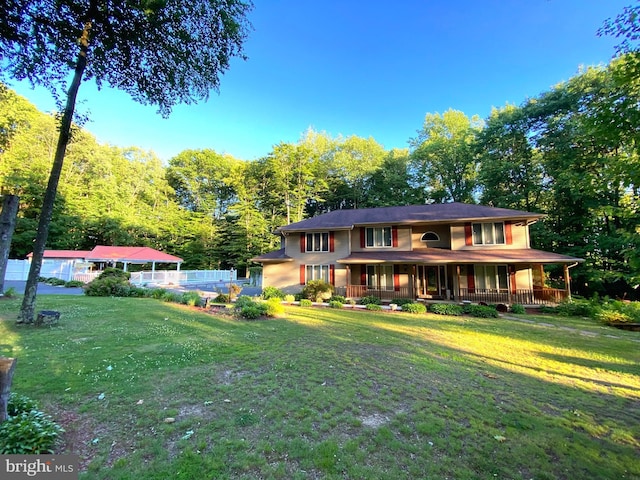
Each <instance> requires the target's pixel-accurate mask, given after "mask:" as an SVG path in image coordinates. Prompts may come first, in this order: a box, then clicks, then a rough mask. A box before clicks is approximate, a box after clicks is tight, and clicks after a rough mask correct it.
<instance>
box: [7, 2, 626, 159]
mask: <svg viewBox="0 0 640 480" xmlns="http://www.w3.org/2000/svg"><path fill="white" fill-rule="evenodd" d="M254 3H255V8H254V10H253V12H252V13H251V16H250V20H251V22H252V23H253V27H254V30H253V32H252V33H251V36H250V38H249V40H248V41H247V43H246V45H245V52H246V54H247V55H248V57H249V59H248V60H247V61H241V60H234V61H233V62H232V65H231V69H230V70H229V71H228V72H227V73H226V74H225V75H224V76H223V77H222V82H221V89H220V94H219V95H218V94H216V93H215V92H212V94H211V96H210V97H209V100H208V101H207V102H204V101H202V102H200V103H199V104H197V105H186V106H178V107H176V108H175V109H174V111H173V113H172V115H171V116H170V117H169V118H168V119H163V118H162V117H161V116H160V115H158V114H156V109H155V108H154V107H148V106H147V107H145V106H141V105H138V104H136V103H135V102H134V101H133V100H131V99H130V98H129V97H128V95H127V94H125V93H122V92H118V91H115V90H110V89H106V88H104V89H102V90H101V91H97V89H96V88H95V85H94V84H93V83H90V82H85V83H83V85H82V87H81V89H80V93H79V97H78V98H79V103H78V107H77V108H78V110H79V112H80V113H83V114H87V115H88V116H89V118H90V121H89V123H88V124H87V125H86V126H85V128H86V129H87V130H89V131H90V132H92V133H93V134H94V135H95V136H96V137H97V138H98V140H99V141H100V142H103V143H109V144H113V145H118V146H121V147H128V146H138V147H141V148H143V149H144V150H153V151H154V152H155V153H156V154H157V155H158V156H159V157H160V158H161V159H163V160H168V159H169V158H171V157H172V156H174V155H176V154H178V153H179V152H181V151H182V150H185V149H201V148H211V149H213V150H216V151H217V152H219V153H229V154H231V155H233V156H235V157H237V158H240V159H244V160H252V159H255V158H259V157H261V156H264V155H267V154H268V153H269V152H270V151H271V149H272V147H273V145H276V144H278V143H280V142H292V143H294V142H297V141H298V140H299V138H300V136H301V134H302V133H303V132H304V131H305V130H307V129H308V128H309V127H311V128H313V129H315V130H317V131H324V132H327V133H328V134H330V135H331V136H334V137H335V136H338V135H343V136H349V135H358V136H361V137H373V138H374V139H375V140H377V141H378V142H379V143H381V144H382V145H384V147H385V148H386V149H391V148H405V147H407V142H408V140H409V139H410V138H411V137H413V136H415V134H416V130H418V129H420V127H421V126H422V122H423V120H424V116H425V114H427V113H436V112H438V113H442V112H444V111H446V110H448V109H449V108H453V109H456V110H461V111H463V112H464V113H465V114H467V115H469V116H471V115H475V114H477V115H479V116H480V117H482V118H486V117H487V116H488V115H489V113H490V111H491V108H492V107H494V106H495V107H499V106H502V105H504V104H505V103H515V104H520V103H522V102H523V101H524V100H525V99H526V98H527V97H534V96H536V95H538V94H540V93H542V92H544V91H546V90H548V89H549V88H550V87H552V86H553V85H555V84H557V83H559V82H561V81H563V80H567V79H569V78H570V77H572V76H573V75H575V74H576V73H577V72H578V70H579V68H580V67H581V66H589V65H598V64H606V63H607V62H608V61H609V59H610V58H611V56H612V55H613V53H614V49H613V46H614V44H615V43H616V40H615V39H612V38H600V37H597V36H596V30H597V29H598V28H599V27H600V25H601V24H602V22H603V21H604V20H605V19H606V18H609V17H613V16H615V15H616V14H618V13H619V12H620V11H622V8H623V7H624V6H625V5H629V4H631V3H632V0H624V1H622V0H484V1H480V0H396V1H395V2H389V1H388V0H387V1H379V0H369V1H361V0H341V1H338V0H315V1H311V0H268V1H265V0H254ZM11 86H12V87H13V88H14V89H16V90H17V91H18V93H20V94H21V95H24V96H25V97H27V98H28V99H29V100H31V101H32V102H33V103H34V104H35V105H36V106H37V107H38V108H40V109H41V110H44V111H51V110H53V109H54V103H53V101H52V99H51V98H50V95H49V94H48V93H47V92H46V91H43V90H32V89H31V88H30V86H29V85H27V84H20V83H13V84H11Z"/></svg>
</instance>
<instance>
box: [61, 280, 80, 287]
mask: <svg viewBox="0 0 640 480" xmlns="http://www.w3.org/2000/svg"><path fill="white" fill-rule="evenodd" d="M83 285H84V282H82V281H80V280H69V281H68V282H65V283H64V286H65V287H67V288H77V287H82V286H83Z"/></svg>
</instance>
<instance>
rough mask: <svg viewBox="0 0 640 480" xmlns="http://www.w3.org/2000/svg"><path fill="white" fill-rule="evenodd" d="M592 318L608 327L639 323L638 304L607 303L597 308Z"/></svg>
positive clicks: (639, 305) (618, 301)
mask: <svg viewBox="0 0 640 480" xmlns="http://www.w3.org/2000/svg"><path fill="white" fill-rule="evenodd" d="M594 317H595V318H596V319H598V320H600V321H602V322H604V323H606V324H609V325H610V324H618V323H635V322H640V303H639V302H622V301H620V300H615V301H607V302H605V303H603V304H602V305H601V306H600V307H598V308H597V310H596V312H595V314H594Z"/></svg>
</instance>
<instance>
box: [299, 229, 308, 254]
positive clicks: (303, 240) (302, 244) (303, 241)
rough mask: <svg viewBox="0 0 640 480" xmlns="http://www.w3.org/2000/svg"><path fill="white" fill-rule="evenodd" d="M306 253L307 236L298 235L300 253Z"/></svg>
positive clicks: (304, 234)
mask: <svg viewBox="0 0 640 480" xmlns="http://www.w3.org/2000/svg"><path fill="white" fill-rule="evenodd" d="M306 251H307V234H306V233H301V234H300V253H304V252H306Z"/></svg>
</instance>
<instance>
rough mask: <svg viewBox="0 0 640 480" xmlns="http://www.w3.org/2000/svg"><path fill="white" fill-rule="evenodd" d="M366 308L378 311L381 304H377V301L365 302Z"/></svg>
mask: <svg viewBox="0 0 640 480" xmlns="http://www.w3.org/2000/svg"><path fill="white" fill-rule="evenodd" d="M366 305H367V310H371V311H374V312H379V311H381V310H382V305H380V304H378V303H367V304H366Z"/></svg>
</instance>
